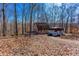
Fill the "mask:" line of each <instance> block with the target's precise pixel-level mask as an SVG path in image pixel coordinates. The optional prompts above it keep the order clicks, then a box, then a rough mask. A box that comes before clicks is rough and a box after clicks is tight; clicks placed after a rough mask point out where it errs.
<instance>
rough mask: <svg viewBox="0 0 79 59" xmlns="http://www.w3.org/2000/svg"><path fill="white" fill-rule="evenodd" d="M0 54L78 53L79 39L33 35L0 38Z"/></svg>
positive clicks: (43, 54)
mask: <svg viewBox="0 0 79 59" xmlns="http://www.w3.org/2000/svg"><path fill="white" fill-rule="evenodd" d="M0 55H9V56H11V55H16V56H18V55H19V56H29V55H31V56H46V55H48V56H60V55H64V56H67V55H79V41H76V40H73V41H72V40H68V39H61V38H59V37H50V36H47V35H33V36H32V37H18V38H17V39H15V38H5V39H1V38H0Z"/></svg>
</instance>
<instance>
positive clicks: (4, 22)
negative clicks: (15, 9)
mask: <svg viewBox="0 0 79 59" xmlns="http://www.w3.org/2000/svg"><path fill="white" fill-rule="evenodd" d="M4 5H5V4H4V3H3V8H2V12H3V31H2V32H3V36H5V35H6V20H5V13H4V12H5V7H4Z"/></svg>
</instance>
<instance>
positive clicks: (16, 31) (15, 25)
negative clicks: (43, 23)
mask: <svg viewBox="0 0 79 59" xmlns="http://www.w3.org/2000/svg"><path fill="white" fill-rule="evenodd" d="M14 17H15V24H14V27H15V28H14V30H15V31H14V32H15V35H16V36H17V35H18V26H17V15H16V3H15V4H14Z"/></svg>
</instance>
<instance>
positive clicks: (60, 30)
mask: <svg viewBox="0 0 79 59" xmlns="http://www.w3.org/2000/svg"><path fill="white" fill-rule="evenodd" d="M61 35H64V30H63V28H59V27H53V28H51V29H49V30H48V36H55V37H56V36H61Z"/></svg>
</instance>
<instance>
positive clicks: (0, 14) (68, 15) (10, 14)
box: [0, 3, 79, 36]
mask: <svg viewBox="0 0 79 59" xmlns="http://www.w3.org/2000/svg"><path fill="white" fill-rule="evenodd" d="M0 6H1V7H0V34H1V33H2V35H3V36H6V35H7V31H8V29H7V28H8V24H10V31H13V33H14V35H16V36H18V30H19V29H18V23H20V24H21V27H22V31H21V32H22V35H25V34H26V32H27V31H26V25H27V23H29V25H30V31H29V33H30V35H31V33H32V29H33V23H34V22H46V23H48V24H51V23H53V25H52V26H53V27H55V26H56V24H59V25H58V26H59V27H62V28H64V31H65V32H66V33H67V32H68V29H70V33H71V29H72V28H71V27H72V26H73V24H74V23H76V24H77V25H79V13H78V12H79V4H78V3H70V4H69V3H61V4H56V3H52V4H51V3H50V4H47V3H46V4H45V3H20V4H19V3H11V4H7V3H3V4H0ZM12 24H13V26H12Z"/></svg>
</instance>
